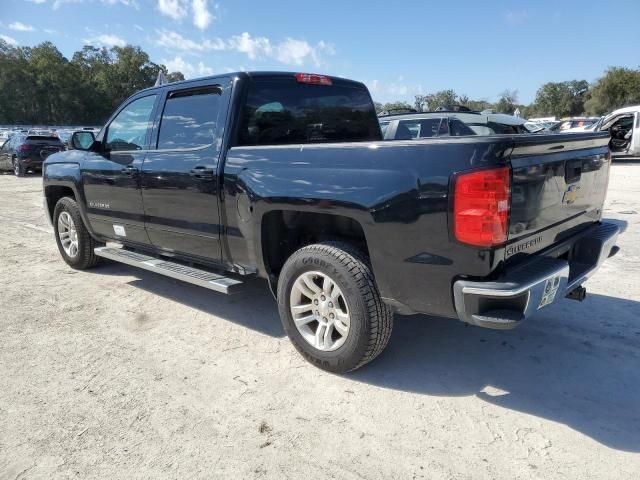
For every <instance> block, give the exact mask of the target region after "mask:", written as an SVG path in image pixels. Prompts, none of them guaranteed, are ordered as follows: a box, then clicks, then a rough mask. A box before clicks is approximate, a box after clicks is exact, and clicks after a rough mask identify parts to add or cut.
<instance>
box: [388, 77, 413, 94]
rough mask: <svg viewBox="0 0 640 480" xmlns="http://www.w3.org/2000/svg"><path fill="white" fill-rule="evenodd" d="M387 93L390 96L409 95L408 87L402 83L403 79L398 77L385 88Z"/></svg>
mask: <svg viewBox="0 0 640 480" xmlns="http://www.w3.org/2000/svg"><path fill="white" fill-rule="evenodd" d="M387 92H388V93H389V94H391V95H399V96H403V95H407V94H408V93H409V87H407V85H406V84H405V83H404V77H403V76H402V75H400V76H399V77H398V79H397V80H396V81H395V82H392V83H390V84H389V86H388V87H387Z"/></svg>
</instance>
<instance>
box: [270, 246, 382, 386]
mask: <svg viewBox="0 0 640 480" xmlns="http://www.w3.org/2000/svg"><path fill="white" fill-rule="evenodd" d="M278 308H279V311H280V318H281V319H282V324H283V326H284V329H285V331H286V332H287V335H288V336H289V339H290V340H291V342H292V343H293V345H294V346H295V347H296V349H297V350H298V351H299V352H300V353H301V354H302V355H303V356H304V357H305V358H306V359H307V360H308V361H309V362H311V363H312V364H314V365H316V366H318V367H320V368H322V369H324V370H328V371H330V372H334V373H344V372H348V371H351V370H355V369H357V368H360V367H361V366H363V365H364V364H366V363H368V362H370V361H371V360H373V359H374V358H375V357H377V356H378V355H379V354H380V353H381V352H382V351H383V350H384V348H385V347H386V345H387V343H388V342H389V338H390V337H391V329H392V326H393V313H392V312H391V310H390V309H389V307H388V306H387V305H386V304H385V303H384V302H382V299H381V298H380V293H379V292H378V289H377V287H376V285H375V282H374V278H373V273H372V272H371V267H370V266H369V262H368V259H367V258H366V256H364V255H363V254H362V253H361V252H360V251H358V250H357V249H355V248H353V247H352V246H351V245H349V244H345V243H341V242H326V243H319V244H314V245H309V246H307V247H304V248H301V249H300V250H298V251H296V252H295V253H294V254H293V255H291V257H289V259H288V260H287V261H286V263H285V264H284V266H283V268H282V271H281V273H280V279H279V281H278Z"/></svg>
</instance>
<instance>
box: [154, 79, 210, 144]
mask: <svg viewBox="0 0 640 480" xmlns="http://www.w3.org/2000/svg"><path fill="white" fill-rule="evenodd" d="M221 93H222V91H221V90H220V88H219V87H209V88H207V89H199V90H190V91H182V92H173V93H171V94H170V95H169V96H168V98H167V101H166V103H165V106H164V111H163V112H162V120H161V121H160V133H159V135H158V145H157V148H158V149H159V150H167V149H169V150H170V149H182V148H202V147H206V146H207V145H211V144H212V143H213V141H214V137H215V133H216V128H217V123H218V112H219V111H220V94H221Z"/></svg>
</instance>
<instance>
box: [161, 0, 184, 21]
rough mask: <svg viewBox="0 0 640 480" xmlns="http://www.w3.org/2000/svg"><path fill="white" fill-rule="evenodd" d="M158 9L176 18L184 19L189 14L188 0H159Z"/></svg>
mask: <svg viewBox="0 0 640 480" xmlns="http://www.w3.org/2000/svg"><path fill="white" fill-rule="evenodd" d="M158 10H160V13H161V14H163V15H166V16H167V17H171V18H173V19H174V20H182V19H183V18H184V17H186V16H187V0H158Z"/></svg>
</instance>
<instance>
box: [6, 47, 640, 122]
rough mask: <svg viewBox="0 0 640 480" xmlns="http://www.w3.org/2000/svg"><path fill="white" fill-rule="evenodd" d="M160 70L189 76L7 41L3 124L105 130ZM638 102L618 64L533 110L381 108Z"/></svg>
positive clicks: (424, 98)
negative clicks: (84, 126) (120, 107)
mask: <svg viewBox="0 0 640 480" xmlns="http://www.w3.org/2000/svg"><path fill="white" fill-rule="evenodd" d="M160 71H162V72H163V73H164V74H165V76H166V77H167V80H169V81H176V80H183V79H184V76H183V74H182V73H180V72H168V71H167V68H166V67H165V66H164V65H161V64H156V63H154V62H152V61H151V60H150V59H149V55H148V54H147V53H146V52H144V51H143V50H142V49H141V48H140V47H135V46H131V45H127V46H125V47H112V48H110V49H107V48H105V47H102V48H98V47H94V46H90V45H85V46H84V47H83V48H82V49H81V50H79V51H77V52H75V53H74V54H73V56H72V57H71V59H67V58H66V57H65V56H64V55H63V54H62V53H61V52H60V51H59V50H58V49H57V48H56V47H55V45H53V44H52V43H51V42H45V43H42V44H40V45H37V46H35V47H15V46H11V45H9V44H7V43H6V42H5V41H3V40H1V39H0V124H14V125H20V124H28V125H35V124H41V125H65V124H66V125H71V124H90V125H100V124H102V123H104V122H105V121H106V120H107V118H108V117H109V115H110V114H111V113H112V112H113V110H114V109H115V108H116V107H117V106H118V105H120V104H121V103H122V102H123V101H124V100H125V99H126V98H127V97H129V96H130V95H131V94H133V93H134V92H136V91H138V90H141V89H143V88H147V87H150V86H152V85H153V84H154V83H155V81H156V78H157V77H158V73H159V72H160ZM631 104H640V69H630V68H624V67H610V68H609V69H608V70H607V71H606V72H605V74H604V75H603V76H602V78H600V79H598V80H597V81H596V82H594V83H593V84H589V82H587V81H586V80H571V81H566V82H548V83H545V84H544V85H542V86H541V87H540V89H539V90H538V91H537V93H536V97H535V100H534V102H533V103H531V104H530V105H523V104H521V103H519V102H518V91H517V90H505V91H504V92H502V93H501V94H500V95H499V97H498V100H497V101H496V102H490V101H488V100H486V99H480V100H474V99H471V98H469V97H468V96H467V95H465V94H458V93H456V92H455V91H454V90H441V91H439V92H435V93H429V94H426V95H415V101H414V104H413V105H410V104H409V103H407V102H391V103H386V104H382V103H378V102H376V109H377V110H378V111H379V112H380V111H382V110H389V109H394V108H403V109H406V108H414V109H416V110H418V111H433V110H435V109H437V108H438V107H450V106H452V105H464V106H466V107H468V108H470V109H471V110H477V111H482V110H487V109H491V110H493V111H494V112H500V113H509V114H513V113H514V111H515V110H516V109H518V110H520V115H521V116H522V117H525V118H528V117H542V116H556V117H568V116H577V115H583V114H587V115H603V114H606V113H608V112H611V111H612V110H615V109H617V108H620V107H623V106H626V105H631Z"/></svg>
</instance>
